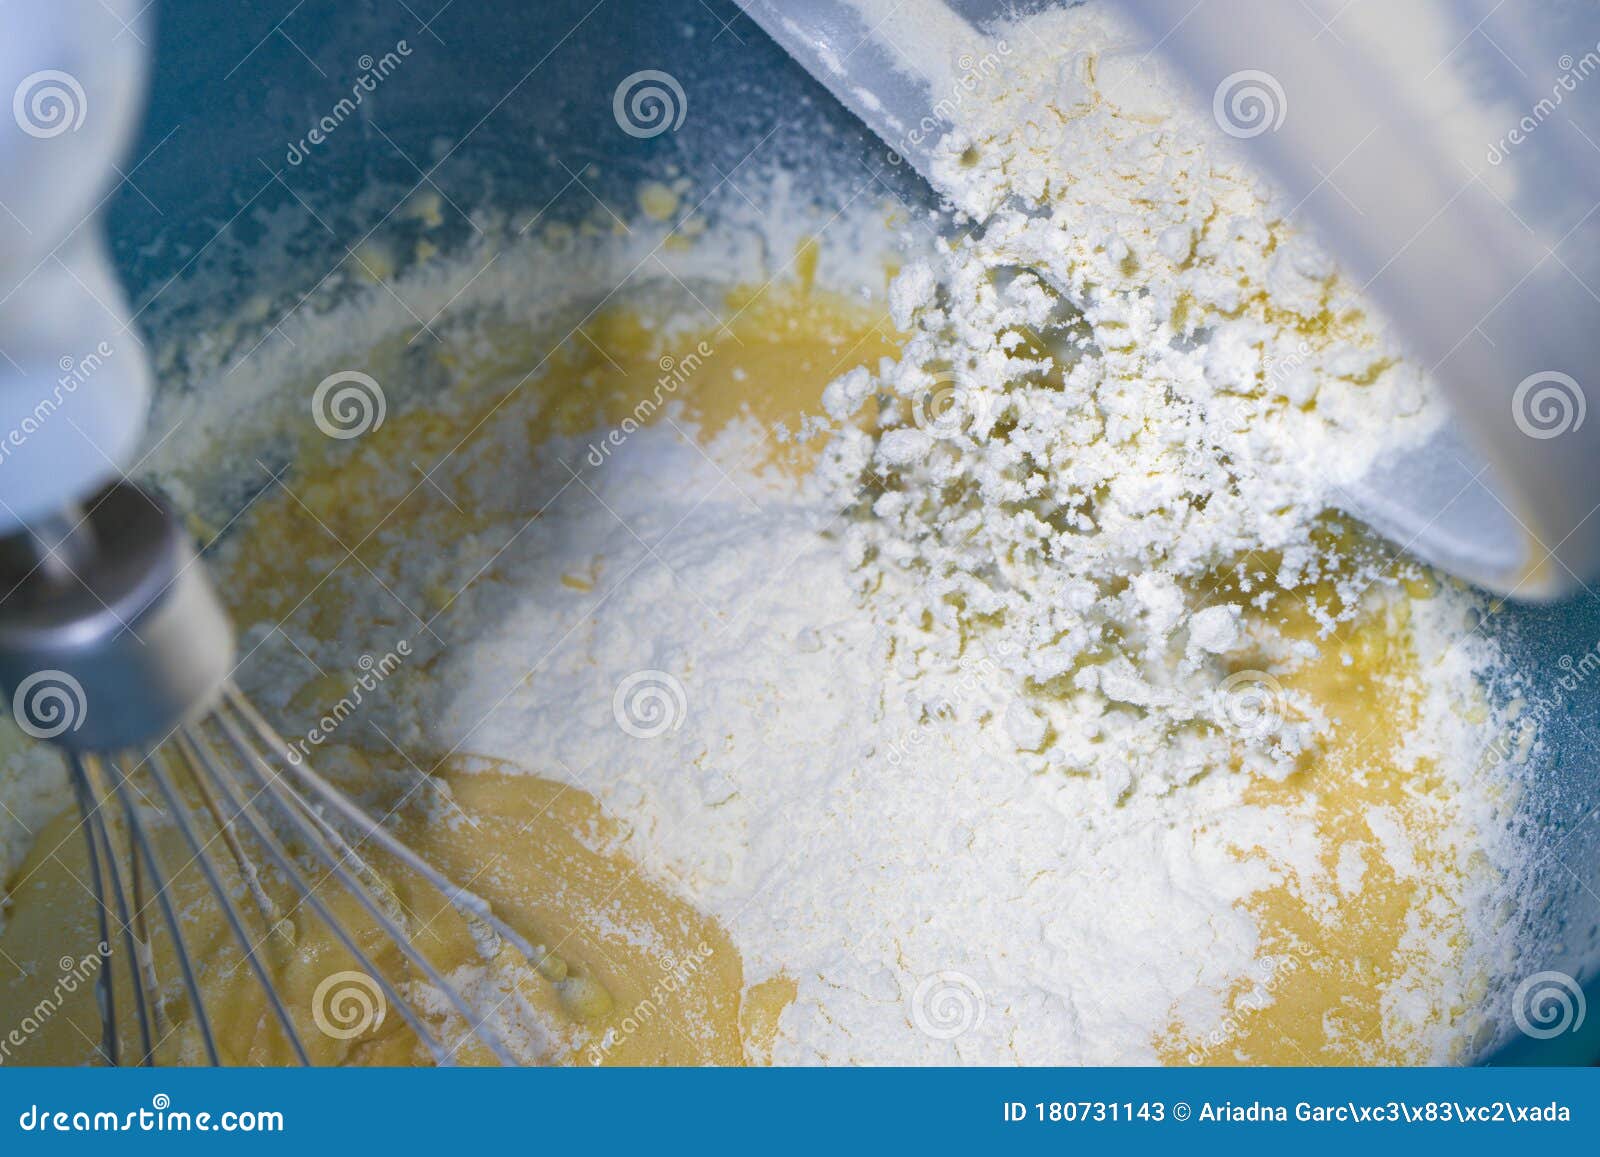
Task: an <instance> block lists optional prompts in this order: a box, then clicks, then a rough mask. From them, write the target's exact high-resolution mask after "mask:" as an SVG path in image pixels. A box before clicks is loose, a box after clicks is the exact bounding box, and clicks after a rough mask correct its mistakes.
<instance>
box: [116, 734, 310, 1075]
mask: <svg viewBox="0 0 1600 1157" xmlns="http://www.w3.org/2000/svg"><path fill="white" fill-rule="evenodd" d="M176 742H177V746H178V750H179V753H180V754H181V755H182V756H183V758H184V760H185V761H186V762H187V763H188V764H189V766H190V769H191V778H192V779H194V780H195V781H197V782H198V781H199V779H200V776H199V775H198V773H195V772H194V767H195V765H196V763H197V756H196V755H195V753H193V751H192V750H191V749H190V746H189V743H188V737H187V736H186V735H179V736H178V737H177V740H176ZM148 766H149V768H150V778H151V779H153V780H154V781H155V784H156V787H157V789H159V790H160V792H161V796H162V798H163V799H165V800H166V801H167V807H168V808H169V809H170V810H171V812H172V818H173V821H174V822H175V823H176V824H177V827H178V831H179V832H180V833H181V834H182V836H183V838H184V842H185V843H187V844H188V845H189V849H190V851H191V852H193V854H194V861H195V863H197V864H198V865H199V867H200V872H201V874H202V875H204V876H205V878H206V884H207V885H208V886H209V887H210V889H211V893H212V895H213V896H215V897H216V899H217V903H218V904H219V905H220V906H221V908H222V916H223V919H224V920H226V921H227V923H228V928H229V929H230V931H232V933H233V938H234V940H235V941H236V942H237V943H238V945H239V951H240V952H241V953H242V954H243V955H244V959H245V963H246V964H248V965H249V967H250V971H251V972H253V973H255V976H256V980H257V981H259V982H260V984H261V987H262V989H263V990H264V991H265V992H266V995H267V1003H268V1004H269V1005H271V1007H272V1012H273V1015H274V1016H275V1017H276V1018H277V1021H278V1024H279V1025H280V1026H281V1027H282V1028H283V1032H284V1036H285V1037H286V1038H287V1039H288V1041H289V1047H290V1049H291V1050H292V1051H293V1052H294V1056H295V1060H296V1061H297V1062H298V1063H299V1064H302V1065H309V1064H310V1063H311V1058H310V1057H309V1056H308V1055H307V1054H306V1049H305V1045H304V1043H303V1042H302V1041H301V1040H300V1033H299V1031H298V1030H297V1029H296V1028H295V1023H294V1018H293V1017H291V1016H290V1015H289V1010H288V1008H287V1007H286V1006H285V1005H284V1003H283V996H282V994H280V993H279V992H278V986H277V984H276V983H275V982H274V981H273V979H272V972H271V970H270V969H269V968H268V967H267V966H266V965H265V964H264V963H263V962H262V960H261V957H260V954H259V952H258V950H257V945H256V944H255V942H254V941H253V940H252V938H251V936H250V933H249V931H248V930H247V929H246V928H245V926H244V918H243V917H242V916H241V915H240V914H239V910H238V908H237V907H235V906H234V903H233V901H232V900H231V899H230V898H229V896H228V891H227V888H226V886H225V885H224V883H223V880H222V876H221V874H220V873H219V872H218V871H217V867H216V865H215V864H214V863H212V860H211V856H210V854H209V853H208V852H207V851H206V846H205V845H204V844H202V843H201V842H200V835H199V832H198V831H197V830H196V828H195V826H194V822H193V819H192V818H191V816H190V815H189V809H188V808H187V806H185V805H184V803H183V801H182V800H180V799H179V797H178V792H177V789H176V787H175V786H174V783H173V779H172V774H171V770H170V769H169V768H168V766H167V762H166V757H165V755H163V754H162V753H161V752H160V751H156V752H152V753H151V756H150V760H149V763H148ZM215 814H218V815H220V812H217V813H215ZM219 824H220V821H219ZM221 830H225V829H221ZM230 843H231V845H232V846H233V847H234V848H235V854H236V855H239V856H243V854H244V853H243V849H242V848H240V847H238V844H237V842H236V841H230ZM271 928H272V925H271V923H270V922H269V923H268V934H269V935H270V933H271ZM207 1044H208V1051H209V1050H210V1049H214V1047H215V1044H214V1042H211V1041H208V1042H207Z"/></svg>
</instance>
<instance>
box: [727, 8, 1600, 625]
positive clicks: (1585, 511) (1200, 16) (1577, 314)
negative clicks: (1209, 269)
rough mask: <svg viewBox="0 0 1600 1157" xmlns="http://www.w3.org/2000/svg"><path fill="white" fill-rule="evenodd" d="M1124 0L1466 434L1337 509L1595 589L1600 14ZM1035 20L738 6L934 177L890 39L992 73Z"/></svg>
mask: <svg viewBox="0 0 1600 1157" xmlns="http://www.w3.org/2000/svg"><path fill="white" fill-rule="evenodd" d="M1046 6H1049V5H1048V3H1045V4H1041V3H1037V2H1035V3H1032V4H1025V5H1021V6H1020V7H1022V8H1024V9H1025V10H1029V11H1033V10H1037V9H1039V8H1041V7H1046ZM1118 6H1119V7H1120V8H1121V9H1122V10H1123V11H1125V12H1126V14H1127V15H1128V17H1129V22H1130V31H1132V30H1137V31H1138V33H1139V34H1140V35H1142V37H1143V43H1144V44H1146V45H1149V46H1151V51H1159V52H1160V53H1161V54H1162V55H1163V56H1164V57H1166V58H1168V59H1169V60H1170V61H1171V62H1172V63H1173V64H1174V65H1175V66H1176V67H1177V70H1178V72H1179V73H1180V75H1182V76H1183V77H1186V78H1187V80H1188V81H1189V83H1190V85H1191V87H1192V88H1193V89H1194V92H1195V97H1196V100H1198V101H1203V102H1204V103H1205V104H1207V105H1209V106H1210V107H1211V109H1212V113H1213V116H1214V117H1215V118H1216V120H1217V124H1218V127H1219V129H1221V131H1222V132H1224V133H1226V134H1227V135H1228V136H1230V137H1233V138H1235V139H1236V140H1237V142H1238V145H1239V147H1241V148H1243V149H1245V150H1247V151H1248V153H1249V154H1250V156H1251V157H1252V158H1253V159H1255V160H1257V161H1259V162H1260V163H1261V164H1262V165H1263V166H1264V167H1265V168H1266V169H1267V170H1268V171H1269V172H1270V173H1271V175H1272V176H1273V177H1274V179H1275V180H1276V181H1277V183H1278V185H1279V186H1280V188H1281V189H1282V190H1283V192H1284V193H1285V195H1286V196H1287V198H1288V203H1289V204H1293V205H1296V206H1297V208H1296V213H1297V215H1303V216H1304V217H1306V218H1307V219H1309V220H1310V221H1311V223H1312V225H1313V226H1314V228H1315V229H1316V230H1317V232H1318V234H1319V236H1320V238H1321V239H1322V240H1323V241H1324V242H1325V243H1326V244H1327V245H1328V246H1329V247H1330V248H1331V250H1332V251H1333V252H1334V254H1335V255H1336V256H1337V257H1338V259H1339V261H1340V262H1341V265H1342V267H1343V269H1344V270H1345V272H1346V274H1347V275H1348V276H1350V277H1351V278H1353V279H1354V280H1355V281H1356V282H1358V283H1360V284H1362V285H1363V286H1364V288H1365V289H1366V291H1367V293H1368V294H1369V295H1370V296H1371V298H1372V299H1373V300H1374V301H1375V302H1376V303H1377V305H1378V306H1379V307H1380V308H1381V309H1382V310H1383V311H1384V312H1385V314H1386V315H1387V317H1388V318H1389V319H1390V320H1391V322H1392V323H1393V324H1394V326H1395V328H1396V330H1397V332H1398V333H1399V335H1400V337H1401V339H1402V341H1403V342H1404V343H1405V345H1406V347H1407V349H1408V352H1409V353H1410V355H1411V356H1412V357H1414V358H1416V359H1417V360H1418V361H1419V362H1420V363H1421V364H1422V365H1424V366H1426V367H1427V368H1428V369H1429V371H1430V373H1431V374H1432V376H1433V377H1434V379H1435V380H1436V381H1437V382H1438V383H1439V384H1440V386H1441V387H1442V390H1443V392H1444V394H1445V396H1446V397H1447V398H1448V399H1449V401H1450V403H1451V410H1452V414H1453V421H1452V422H1449V423H1446V424H1445V425H1444V426H1443V427H1441V428H1440V430H1439V431H1438V432H1437V433H1436V434H1435V435H1434V436H1433V437H1432V438H1431V440H1429V441H1428V442H1426V443H1425V444H1423V445H1422V446H1420V447H1416V448H1413V449H1412V450H1410V451H1408V452H1407V453H1405V454H1403V455H1395V456H1393V457H1392V458H1390V459H1388V460H1384V461H1380V462H1379V463H1378V464H1377V465H1376V466H1375V467H1374V468H1373V469H1372V470H1371V471H1369V473H1368V474H1367V476H1366V477H1365V478H1364V479H1363V480H1362V481H1361V482H1360V483H1359V484H1357V485H1355V486H1352V487H1346V488H1344V490H1343V491H1342V492H1341V496H1340V505H1341V506H1343V507H1344V508H1346V509H1347V510H1349V511H1350V512H1351V513H1353V514H1355V515H1357V516H1358V517H1360V518H1362V519H1363V520H1365V521H1366V522H1368V523H1369V524H1370V525H1372V526H1373V527H1374V528H1375V529H1376V530H1378V531H1379V532H1380V533H1382V534H1384V535H1385V536H1386V537H1388V538H1390V539H1391V540H1393V541H1394V542H1396V543H1397V544H1399V545H1401V546H1403V547H1404V548H1406V549H1407V550H1409V551H1410V552H1412V553H1413V554H1416V555H1418V556H1419V557H1421V558H1424V559H1426V560H1427V561H1429V562H1431V563H1433V564H1435V565H1437V566H1439V567H1441V568H1443V569H1445V570H1447V571H1450V572H1452V573H1454V574H1456V575H1459V576H1460V577H1462V578H1464V579H1467V580H1468V581H1470V582H1474V583H1477V584H1479V585H1481V586H1484V587H1487V588H1489V589H1491V590H1493V591H1496V592H1499V593H1503V594H1508V595H1513V596H1516V597H1519V598H1530V599H1537V598H1553V597H1558V596H1561V595H1564V594H1568V593H1570V592H1572V591H1574V590H1578V589H1586V590H1587V589H1588V587H1589V585H1590V584H1591V583H1593V582H1594V580H1596V579H1597V577H1600V513H1597V512H1596V511H1597V507H1600V415H1595V416H1590V415H1588V413H1587V410H1588V405H1589V402H1590V401H1591V400H1593V401H1594V402H1595V403H1596V404H1597V405H1600V358H1597V357H1596V356H1595V355H1596V354H1597V353H1600V7H1597V6H1591V5H1583V4H1565V5H1541V6H1540V7H1539V8H1538V10H1537V12H1534V11H1530V10H1528V9H1526V8H1525V7H1520V6H1506V7H1505V8H1501V6H1500V5H1498V4H1491V3H1490V0H1456V2H1453V3H1449V4H1446V3H1443V2H1427V3H1424V2H1421V0H1418V2H1416V3H1412V4H1405V5H1396V4H1393V3H1391V2H1388V0H1349V2H1346V0H1339V2H1338V3H1323V2H1320V0H1302V2H1301V3H1298V4H1280V3H1267V2H1264V0H1207V3H1205V4H1204V5H1199V6H1196V5H1193V4H1192V3H1190V2H1188V0H1184V2H1181V3H1180V2H1175V0H1120V3H1119V5H1118ZM1018 7H1019V5H1018V4H1017V3H1016V2H1015V0H1008V2H996V0H781V2H779V0H749V3H747V5H746V12H747V13H748V14H749V15H750V16H751V17H752V18H753V19H755V20H756V21H757V22H758V23H759V24H760V25H761V26H762V27H763V28H765V29H766V30H767V32H768V33H769V34H771V35H772V36H773V37H774V38H775V39H776V40H777V41H778V42H779V43H780V44H781V45H783V47H784V48H785V49H786V50H787V51H788V52H789V53H790V54H791V55H793V56H794V57H795V58H796V59H797V60H798V61H799V62H800V63H801V64H803V65H804V66H805V67H806V68H807V70H808V71H810V72H811V73H812V75H813V76H815V77H816V78H817V79H818V80H819V81H821V82H822V83H823V84H824V85H826V86H827V87H828V88H829V89H830V90H831V91H832V92H833V93H834V94H835V95H836V96H837V97H838V98H839V99H840V100H842V101H843V102H844V103H845V104H846V105H847V106H849V107H850V108H851V109H852V110H853V111H854V112H855V113H856V114H857V115H858V116H860V117H861V119H862V120H863V121H865V122H866V123H867V125H868V126H869V127H871V128H872V129H873V130H874V131H875V132H876V133H877V134H878V135H879V136H880V137H882V138H883V139H884V140H885V141H886V142H887V143H888V144H889V145H890V146H891V147H892V148H894V149H895V150H896V151H897V152H898V153H900V154H901V155H902V156H904V157H905V158H906V160H908V161H909V162H910V163H911V164H912V165H913V166H915V167H916V168H917V169H918V171H919V172H921V173H922V174H923V176H924V177H927V176H928V175H929V173H930V165H929V159H930V158H931V156H932V155H933V150H934V149H935V148H936V147H937V145H938V141H939V139H940V138H941V137H942V136H943V135H944V133H945V132H946V131H948V129H949V128H950V126H951V120H952V115H953V109H952V108H951V107H950V106H951V94H950V93H948V92H946V93H944V95H943V96H941V95H940V94H939V93H938V92H936V91H935V86H934V85H933V84H930V82H929V80H928V77H929V76H930V75H938V73H937V71H930V70H929V69H928V68H927V67H925V66H926V65H927V64H928V63H930V62H926V61H922V62H918V61H916V60H914V58H913V56H912V55H908V54H907V53H906V52H904V51H902V50H901V49H900V48H899V47H897V45H896V42H895V41H896V34H897V30H900V31H903V30H904V29H905V28H906V27H907V25H906V24H905V23H904V22H905V21H908V20H910V21H915V22H917V27H919V28H923V29H926V28H928V27H930V26H932V27H935V28H937V29H938V32H939V39H940V42H941V44H944V45H947V46H948V51H949V55H950V59H951V61H956V60H958V59H959V58H960V57H961V56H965V55H971V56H972V58H973V59H981V54H982V53H983V52H984V51H985V46H986V45H988V46H989V47H990V48H993V47H995V46H997V45H998V39H997V37H998V36H1000V35H1003V32H1002V31H999V30H998V24H999V23H1000V22H1003V21H1005V20H1007V19H1009V18H1011V17H1012V16H1013V14H1014V10H1015V9H1017V8H1018ZM1512 8H1515V9H1516V10H1515V11H1511V10H1510V9H1512ZM920 39H921V40H923V41H924V42H925V41H926V39H927V38H926V37H922V38H920ZM937 64H938V66H939V67H942V68H948V67H949V62H942V61H941V62H937ZM968 99H970V98H968ZM1590 593H1594V592H1593V591H1590Z"/></svg>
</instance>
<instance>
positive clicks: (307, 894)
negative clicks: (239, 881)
mask: <svg viewBox="0 0 1600 1157" xmlns="http://www.w3.org/2000/svg"><path fill="white" fill-rule="evenodd" d="M180 734H182V735H183V736H184V738H185V739H187V741H188V744H189V747H190V749H191V751H192V752H193V754H194V755H195V757H196V761H197V762H196V764H195V766H196V768H197V769H203V770H204V773H205V774H206V775H209V776H210V777H211V779H212V782H213V783H214V784H215V785H216V787H217V790H218V791H219V792H220V793H221V794H222V798H223V801H224V802H225V803H226V804H227V805H228V807H229V808H230V809H231V810H232V812H233V814H234V815H236V816H238V818H239V819H241V820H243V821H244V824H245V827H246V829H247V830H248V831H249V833H250V834H251V835H252V836H253V837H254V838H255V840H256V842H257V843H259V844H260V845H261V847H262V849H263V850H264V851H265V852H266V853H267V857H268V858H269V859H270V860H271V861H272V862H273V864H274V865H275V866H276V867H277V869H278V870H279V871H280V872H282V873H283V874H284V876H285V877H286V878H287V879H288V880H289V881H290V883H291V884H292V885H293V887H294V888H295V891H296V892H297V893H298V894H299V895H300V896H301V897H302V898H303V899H304V900H305V902H306V903H307V904H309V905H311V908H312V910H313V911H314V912H316V914H317V916H318V917H319V918H320V919H321V920H322V921H323V923H325V924H326V925H327V926H328V929H329V931H331V932H332V933H333V934H334V937H335V938H336V939H337V940H338V941H339V943H340V944H342V945H344V948H345V950H346V951H347V952H349V953H350V955H351V956H353V957H354V958H355V960H356V962H357V963H358V964H359V965H360V966H361V967H362V968H363V969H364V970H365V971H366V973H367V974H368V976H370V977H371V979H372V980H373V982H374V983H375V984H377V985H378V987H379V989H380V990H381V991H382V992H383V994H384V998H385V999H386V1000H388V1001H389V1002H390V1003H392V1004H393V1005H394V1006H395V1007H396V1009H398V1010H399V1012H400V1015H401V1017H402V1018H404V1020H405V1022H406V1023H407V1024H408V1025H410V1026H411V1029H412V1031H413V1032H415V1033H416V1034H417V1039H419V1040H420V1041H422V1043H423V1045H424V1047H426V1048H427V1050H428V1051H429V1052H430V1053H431V1054H432V1055H433V1058H434V1060H435V1061H436V1062H437V1063H439V1064H441V1065H448V1064H450V1063H451V1061H450V1055H449V1053H448V1052H447V1051H446V1050H445V1049H444V1047H443V1046H442V1045H441V1044H440V1043H439V1042H438V1041H437V1040H435V1039H434V1037H433V1035H432V1034H431V1033H430V1032H428V1029H427V1026H426V1025H425V1024H424V1023H423V1022H422V1018H421V1017H420V1016H418V1015H417V1013H416V1012H415V1011H414V1010H413V1009H412V1008H411V1006H410V1005H409V1004H407V1003H406V1001H405V1000H404V999H403V998H402V997H401V996H400V993H399V992H398V991H397V990H396V989H395V987H394V985H393V984H392V983H390V981H389V979H388V978H387V977H386V976H385V975H384V973H383V970H382V969H380V968H379V967H378V966H377V965H376V964H374V963H373V961H372V958H371V957H369V956H368V955H367V954H366V953H365V952H364V951H362V949H361V946H360V945H359V944H358V943H357V942H356V939H355V937H354V936H353V935H352V934H351V933H350V931H349V929H347V928H346V927H345V926H344V924H343V923H342V922H341V921H340V920H339V918H338V917H336V916H335V915H334V914H333V912H332V911H330V910H329V908H328V906H327V905H326V904H324V903H323V902H322V901H321V900H320V899H318V897H317V894H316V891H315V889H314V888H313V887H312V885H311V884H310V883H309V882H308V881H307V880H306V878H305V877H304V876H303V875H302V874H301V873H300V871H299V869H298V868H296V867H295V865H294V861H293V857H292V856H291V855H290V854H289V852H288V850H287V849H285V848H284V847H283V845H282V844H280V843H279V842H278V840H277V838H276V837H275V836H274V835H273V834H272V832H271V830H270V828H269V826H268V825H267V822H266V819H265V817H261V818H259V819H258V818H257V816H255V815H254V814H252V813H253V812H254V811H255V810H256V805H255V803H254V801H253V800H250V801H244V802H241V800H240V799H239V797H238V796H236V795H235V794H234V785H233V784H232V783H230V782H229V780H230V778H231V777H229V776H228V775H227V773H226V772H225V771H224V770H223V766H224V765H223V761H222V760H221V759H220V758H219V757H218V756H217V754H216V752H215V751H214V750H213V749H212V748H211V746H210V744H209V743H208V742H207V741H206V739H205V737H204V736H203V735H200V734H198V733H197V732H193V731H190V730H189V729H185V730H184V731H183V732H181V733H180ZM347 887H348V885H347Z"/></svg>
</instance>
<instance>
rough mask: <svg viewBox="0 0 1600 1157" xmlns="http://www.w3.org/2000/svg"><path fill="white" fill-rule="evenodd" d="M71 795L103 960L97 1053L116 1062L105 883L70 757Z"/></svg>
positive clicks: (98, 977)
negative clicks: (79, 820)
mask: <svg viewBox="0 0 1600 1157" xmlns="http://www.w3.org/2000/svg"><path fill="white" fill-rule="evenodd" d="M70 766H71V771H72V774H71V776H70V778H71V780H72V793H73V795H74V796H76V797H77V800H78V814H79V815H80V816H81V818H82V827H83V838H84V846H85V848H86V850H87V852H88V861H89V882H90V889H91V891H93V893H94V914H95V920H96V923H97V928H98V931H99V933H100V939H99V942H98V943H99V944H100V945H101V949H100V951H101V954H102V956H103V957H104V959H102V960H101V962H100V969H99V971H98V972H97V973H96V974H95V982H94V992H95V1004H96V1006H97V1007H98V1009H99V1012H100V1052H101V1054H102V1055H103V1056H104V1057H105V1059H106V1063H107V1064H111V1065H114V1064H116V1063H117V1052H118V1043H117V996H116V985H115V984H114V983H113V980H112V975H111V960H110V957H109V956H108V955H107V953H108V952H109V949H110V947H111V928H110V905H109V904H108V903H107V897H106V889H105V881H104V879H103V877H102V876H101V874H100V848H99V844H98V841H97V840H96V839H95V829H94V825H93V823H92V822H91V819H90V817H91V816H92V815H93V814H94V804H93V802H92V799H91V793H90V790H89V777H88V772H87V771H86V770H85V768H84V766H83V763H82V762H81V761H80V760H79V758H78V757H77V756H76V755H74V756H72V757H71V761H70Z"/></svg>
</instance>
